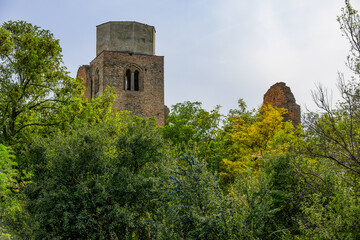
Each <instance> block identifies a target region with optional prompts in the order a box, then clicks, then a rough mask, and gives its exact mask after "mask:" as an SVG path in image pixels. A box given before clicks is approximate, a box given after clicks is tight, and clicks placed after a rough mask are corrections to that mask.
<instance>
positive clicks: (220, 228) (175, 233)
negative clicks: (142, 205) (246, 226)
mask: <svg viewBox="0 0 360 240" xmlns="http://www.w3.org/2000/svg"><path fill="white" fill-rule="evenodd" d="M170 179H171V185H170V186H171V187H170V188H169V190H168V191H167V192H166V193H165V199H167V201H168V212H167V214H168V217H167V219H166V220H167V222H166V225H167V226H166V227H167V231H166V232H167V234H168V235H170V236H171V238H172V239H230V238H231V237H234V236H235V234H236V229H235V227H234V225H233V222H232V221H231V220H232V216H231V214H230V212H229V211H228V210H229V208H228V207H229V206H230V204H229V203H228V202H227V198H226V196H225V195H224V194H223V192H222V190H221V189H220V186H219V180H218V178H217V177H216V175H215V174H213V173H211V172H210V171H208V170H207V168H206V166H205V164H204V163H201V162H199V161H198V160H197V159H196V158H195V157H194V156H193V155H190V154H188V155H184V156H183V157H182V158H181V159H180V161H179V162H177V164H175V166H174V167H173V168H172V169H171V171H170ZM169 232H170V233H171V234H169Z"/></svg>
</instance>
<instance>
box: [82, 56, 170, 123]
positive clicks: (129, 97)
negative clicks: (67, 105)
mask: <svg viewBox="0 0 360 240" xmlns="http://www.w3.org/2000/svg"><path fill="white" fill-rule="evenodd" d="M86 69H88V73H87V74H84V72H86ZM127 69H131V70H132V71H135V70H137V71H138V72H139V91H134V90H125V77H126V70H127ZM97 71H98V73H99V76H98V78H99V92H95V87H94V85H95V84H94V79H95V75H96V72H97ZM84 75H85V76H86V77H84ZM78 76H82V77H83V78H84V84H85V86H86V87H87V89H88V88H89V87H90V84H89V83H91V82H93V87H92V91H91V90H87V91H86V94H85V97H87V98H92V97H98V96H99V95H100V94H101V93H102V92H103V91H104V89H105V88H106V87H107V86H111V87H114V88H115V93H116V94H117V99H116V100H115V104H114V107H116V108H117V109H118V110H129V111H131V112H132V113H133V114H134V115H137V116H139V117H143V118H149V117H152V116H155V118H156V121H157V124H158V125H159V126H163V125H164V124H165V106H164V57H162V56H154V55H142V54H131V53H124V52H116V51H111V52H110V51H103V52H102V53H101V54H100V55H99V56H97V57H96V58H95V59H94V60H93V61H92V62H91V63H90V66H89V67H88V68H87V66H82V67H80V68H79V71H78Z"/></svg>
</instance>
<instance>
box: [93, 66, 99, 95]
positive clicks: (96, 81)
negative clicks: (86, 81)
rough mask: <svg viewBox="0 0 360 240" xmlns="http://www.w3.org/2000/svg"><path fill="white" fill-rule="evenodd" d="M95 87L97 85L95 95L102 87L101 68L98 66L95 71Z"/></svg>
mask: <svg viewBox="0 0 360 240" xmlns="http://www.w3.org/2000/svg"><path fill="white" fill-rule="evenodd" d="M94 87H95V95H96V94H97V93H99V89H100V83H99V69H98V68H97V69H96V71H95V77H94Z"/></svg>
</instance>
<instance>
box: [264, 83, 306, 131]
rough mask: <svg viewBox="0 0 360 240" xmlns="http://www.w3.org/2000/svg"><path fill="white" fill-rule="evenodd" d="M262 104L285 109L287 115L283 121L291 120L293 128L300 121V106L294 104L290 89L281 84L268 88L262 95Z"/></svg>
mask: <svg viewBox="0 0 360 240" xmlns="http://www.w3.org/2000/svg"><path fill="white" fill-rule="evenodd" d="M263 104H264V105H266V104H271V105H273V106H275V107H278V108H286V109H287V110H288V111H289V113H288V114H286V115H285V116H284V121H288V120H291V121H292V122H293V124H294V126H296V125H298V124H299V123H300V121H301V120H300V119H301V113H300V106H299V105H298V104H296V101H295V97H294V95H293V94H292V92H291V90H290V88H289V87H288V86H286V84H285V83H283V82H278V83H276V84H274V85H273V86H271V87H270V89H269V90H268V91H267V92H266V93H265V95H264V102H263Z"/></svg>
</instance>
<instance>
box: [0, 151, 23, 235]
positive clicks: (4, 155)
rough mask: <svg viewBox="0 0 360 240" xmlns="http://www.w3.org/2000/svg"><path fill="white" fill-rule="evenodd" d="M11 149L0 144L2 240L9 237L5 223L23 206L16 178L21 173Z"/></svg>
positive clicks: (0, 230) (0, 217)
mask: <svg viewBox="0 0 360 240" xmlns="http://www.w3.org/2000/svg"><path fill="white" fill-rule="evenodd" d="M14 159H15V156H14V155H13V154H12V151H11V148H9V147H6V146H4V145H2V144H0V239H3V238H5V237H9V236H10V234H9V233H7V231H6V226H4V223H5V222H6V221H7V220H9V219H12V218H14V216H15V215H16V214H18V213H19V212H20V210H21V204H20V202H19V201H18V199H17V198H16V194H18V192H19V185H18V182H17V180H16V177H17V176H18V175H19V172H18V171H17V169H16V168H15V166H16V165H17V163H16V162H15V161H14Z"/></svg>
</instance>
